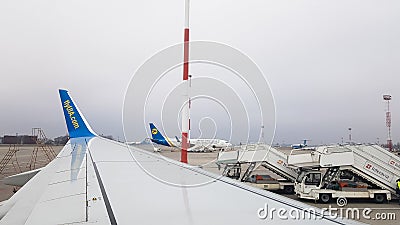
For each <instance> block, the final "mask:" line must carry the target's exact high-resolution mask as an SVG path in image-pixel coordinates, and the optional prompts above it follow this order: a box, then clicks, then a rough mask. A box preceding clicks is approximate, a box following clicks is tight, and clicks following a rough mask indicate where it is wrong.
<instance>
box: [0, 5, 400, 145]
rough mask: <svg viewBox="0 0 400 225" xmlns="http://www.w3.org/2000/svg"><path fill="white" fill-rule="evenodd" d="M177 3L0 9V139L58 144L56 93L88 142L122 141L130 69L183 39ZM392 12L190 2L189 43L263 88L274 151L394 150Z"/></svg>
mask: <svg viewBox="0 0 400 225" xmlns="http://www.w3.org/2000/svg"><path fill="white" fill-rule="evenodd" d="M183 5H184V1H183V0H169V1H155V0H148V1H92V0H88V1H78V0H74V1H52V0H48V1H43V0H38V1H12V0H6V1H1V2H0V34H1V35H0V74H1V81H0V82H1V88H0V103H1V113H0V135H3V134H15V133H17V132H18V133H30V129H31V128H32V127H42V128H43V129H44V130H45V132H46V133H47V134H48V136H49V137H55V136H59V135H63V134H65V133H66V129H65V125H64V121H63V116H62V110H61V106H60V102H59V99H58V93H57V89H58V88H66V89H68V90H70V93H71V94H72V96H73V97H74V99H75V100H76V101H77V102H78V103H79V106H80V109H81V111H82V112H84V114H85V116H86V118H87V119H88V120H89V121H90V123H91V125H92V127H93V128H94V130H96V131H97V132H98V133H103V134H112V135H113V136H114V137H120V138H121V139H122V137H123V131H122V104H123V98H124V93H125V90H126V88H127V85H128V83H129V81H130V78H131V76H132V75H133V74H134V72H135V70H136V69H137V68H138V67H139V66H140V65H141V64H142V63H143V62H144V61H145V60H146V59H148V58H149V57H151V56H152V55H153V54H155V53H156V52H157V51H159V50H161V49H164V48H166V47H168V46H170V45H173V44H176V43H179V42H181V41H182V39H183V31H182V30H183V22H184V21H183V18H184V15H183ZM399 12H400V1H397V0H393V1H378V0H376V1H368V0H358V1H355V0H342V1H324V0H318V1H300V0H299V1H266V0H253V1H228V0H217V1H211V0H202V1H197V0H192V1H191V17H190V27H191V40H211V41H217V42H221V43H225V44H228V45H231V46H233V47H235V48H237V49H239V50H241V51H243V52H244V53H246V54H247V55H248V56H249V57H251V58H252V59H253V60H254V62H255V63H257V64H258V65H259V67H260V68H261V70H262V71H263V72H264V74H265V76H266V77H267V79H268V81H269V83H270V86H271V89H272V91H273V95H274V98H275V103H276V116H277V118H276V123H277V130H276V138H275V142H279V143H282V142H283V141H285V143H298V142H299V141H300V140H301V139H303V138H308V139H312V140H313V141H312V143H313V144H320V143H333V142H339V141H340V139H341V137H344V138H345V140H346V139H347V135H348V131H347V128H348V127H352V128H353V138H354V140H356V141H359V142H373V141H376V139H377V138H380V141H381V142H382V141H384V140H385V139H386V131H385V118H384V116H385V105H384V103H383V100H382V94H385V93H389V94H391V95H392V96H393V101H392V115H393V121H392V124H393V140H394V141H395V142H397V141H400V138H399V135H400V123H399V122H400V90H399V88H398V86H399V81H400V78H399V75H400V63H399V62H400V41H399V40H400V26H399V22H400V13H399ZM138 139H140V138H138Z"/></svg>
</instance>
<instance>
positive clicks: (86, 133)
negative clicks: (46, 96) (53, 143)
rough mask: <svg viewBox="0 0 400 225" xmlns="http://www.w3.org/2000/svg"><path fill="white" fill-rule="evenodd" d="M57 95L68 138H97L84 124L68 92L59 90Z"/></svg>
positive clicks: (86, 124)
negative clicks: (58, 95)
mask: <svg viewBox="0 0 400 225" xmlns="http://www.w3.org/2000/svg"><path fill="white" fill-rule="evenodd" d="M59 94H60V99H61V105H62V108H63V112H64V117H65V123H66V124H67V129H68V133H69V137H70V138H78V137H94V136H97V135H96V133H95V132H93V130H92V128H91V127H90V126H89V124H88V123H87V122H86V119H85V117H84V116H83V115H82V114H81V112H80V111H79V109H78V107H77V106H76V105H75V103H74V101H73V100H72V98H71V97H70V96H69V94H68V91H67V90H62V89H60V90H59Z"/></svg>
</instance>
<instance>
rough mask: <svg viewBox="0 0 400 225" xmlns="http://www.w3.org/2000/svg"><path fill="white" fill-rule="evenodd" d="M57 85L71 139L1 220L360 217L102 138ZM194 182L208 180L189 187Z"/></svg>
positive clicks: (7, 204) (0, 210) (314, 220)
mask: <svg viewBox="0 0 400 225" xmlns="http://www.w3.org/2000/svg"><path fill="white" fill-rule="evenodd" d="M59 92H60V98H61V104H62V108H63V111H64V116H65V121H66V124H67V128H68V132H69V136H70V140H69V141H68V143H67V144H66V145H65V146H64V148H63V149H62V150H61V152H60V153H59V154H58V155H57V157H56V158H55V159H54V160H53V161H52V162H50V163H49V164H48V165H47V166H45V167H44V168H43V169H42V170H41V171H40V172H38V174H37V175H36V176H34V177H33V178H32V179H31V180H29V181H28V182H27V183H26V184H25V185H24V186H23V187H22V188H21V189H20V190H19V191H18V192H17V193H15V194H14V195H13V196H12V197H11V198H10V199H9V200H7V201H4V202H2V203H0V219H1V220H0V224H1V225H2V224H13V225H21V224H28V225H37V224H40V225H47V224H51V225H53V224H113V225H114V224H166V225H168V224H266V223H276V224H283V223H285V224H299V223H304V224H349V223H355V221H349V220H343V219H340V218H338V219H336V218H333V217H332V216H330V215H328V212H327V211H323V210H320V209H317V208H313V207H311V206H308V205H306V204H303V203H300V202H298V201H295V200H292V199H289V198H286V197H283V196H280V195H277V194H274V193H270V192H267V191H263V190H260V189H256V188H253V187H250V186H247V185H244V184H241V183H239V182H237V181H234V180H231V179H229V178H226V177H220V176H218V175H215V174H212V173H209V172H206V171H204V170H202V169H199V168H195V167H192V166H190V165H187V164H183V163H180V162H177V161H174V160H171V159H166V158H164V157H162V156H159V155H157V154H154V153H151V152H148V151H144V150H141V149H139V148H136V147H129V146H128V145H126V144H123V143H119V142H116V141H113V140H109V139H106V138H103V137H100V136H98V135H97V134H96V133H94V131H93V130H92V129H91V128H90V126H89V124H88V123H87V122H86V120H85V118H84V117H83V115H82V114H81V112H80V111H79V109H78V108H77V106H76V104H75V103H74V102H73V100H72V99H71V98H70V96H69V94H68V92H67V91H66V90H60V91H59ZM141 165H146V166H147V167H148V168H152V169H153V170H154V171H157V172H159V173H160V175H163V176H165V177H170V178H171V179H174V184H171V183H168V182H163V180H159V179H155V177H154V176H150V175H149V174H148V171H145V170H144V169H143V167H142V166H141ZM209 180H212V182H210V183H209V184H208V185H205V183H204V182H207V181H209ZM192 183H199V184H203V185H197V186H196V185H194V186H186V185H188V184H192ZM272 209H273V210H272ZM278 212H279V213H278Z"/></svg>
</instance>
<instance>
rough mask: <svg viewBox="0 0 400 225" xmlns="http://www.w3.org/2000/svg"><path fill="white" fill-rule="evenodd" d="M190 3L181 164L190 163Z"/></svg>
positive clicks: (185, 63) (185, 45)
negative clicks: (188, 151) (188, 153)
mask: <svg viewBox="0 0 400 225" xmlns="http://www.w3.org/2000/svg"><path fill="white" fill-rule="evenodd" d="M189 3H190V0H185V31H184V44H183V82H184V83H185V85H186V89H185V93H184V98H185V101H184V106H183V109H182V151H181V162H183V163H188V158H187V149H188V147H189V130H190V117H189V113H190V96H189V86H190V82H189Z"/></svg>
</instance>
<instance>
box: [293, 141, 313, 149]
mask: <svg viewBox="0 0 400 225" xmlns="http://www.w3.org/2000/svg"><path fill="white" fill-rule="evenodd" d="M307 141H311V140H307V139H304V140H303V143H302V144H293V145H291V146H290V147H292V149H300V148H304V147H307V146H308V145H307Z"/></svg>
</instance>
